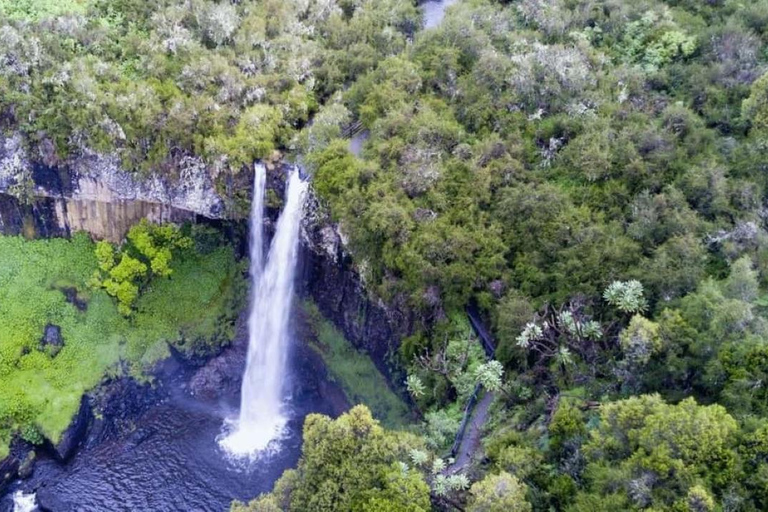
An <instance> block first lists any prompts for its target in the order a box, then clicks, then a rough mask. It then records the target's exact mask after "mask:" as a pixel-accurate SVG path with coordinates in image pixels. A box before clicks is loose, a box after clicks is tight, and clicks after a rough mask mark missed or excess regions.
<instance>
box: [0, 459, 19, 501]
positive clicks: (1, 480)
mask: <svg viewBox="0 0 768 512" xmlns="http://www.w3.org/2000/svg"><path fill="white" fill-rule="evenodd" d="M20 465H21V461H20V460H19V458H18V457H17V456H16V455H14V454H13V453H11V454H10V455H8V456H7V457H6V458H4V459H3V460H0V494H2V492H3V490H4V489H5V488H6V486H7V485H8V484H9V483H11V482H12V481H14V480H16V477H17V476H18V475H19V466H20Z"/></svg>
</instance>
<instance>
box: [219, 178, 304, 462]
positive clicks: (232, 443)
mask: <svg viewBox="0 0 768 512" xmlns="http://www.w3.org/2000/svg"><path fill="white" fill-rule="evenodd" d="M256 174H257V176H256V178H255V180H256V181H255V183H256V185H257V187H256V188H255V189H254V190H255V191H254V194H255V197H254V200H253V212H252V214H251V279H252V283H251V286H252V290H253V292H252V298H251V312H250V316H249V318H248V335H249V340H248V359H247V362H246V368H245V375H244V376H243V385H242V398H241V402H240V417H239V418H238V420H237V423H236V425H235V426H234V429H233V431H232V433H231V434H229V435H228V436H227V437H226V438H225V439H223V440H222V446H223V447H224V448H225V449H226V450H227V451H229V452H230V453H232V454H235V455H241V456H242V455H252V454H255V453H256V452H258V451H260V450H263V449H264V448H266V447H267V445H268V444H269V443H270V441H272V440H273V439H275V438H276V437H277V436H278V435H279V434H280V433H281V432H282V430H283V428H284V426H285V423H286V419H285V417H284V415H283V411H282V402H283V382H284V379H285V373H286V359H287V355H288V347H289V342H290V338H289V333H288V331H289V319H290V313H291V302H292V299H293V281H294V273H295V270H296V261H297V256H298V246H299V226H300V223H301V217H302V210H303V202H304V196H305V192H306V189H307V184H306V183H305V182H303V181H302V180H301V177H300V176H299V171H298V169H294V171H293V172H292V173H291V176H290V178H289V180H288V188H287V191H286V200H285V206H284V208H283V211H282V213H281V214H280V218H279V219H278V221H277V229H276V231H275V236H274V239H273V240H272V244H271V246H270V249H269V254H268V256H267V260H266V263H264V264H263V263H262V260H263V247H262V245H263V241H262V240H263V239H262V234H261V231H262V218H263V210H264V200H263V195H264V190H263V189H264V185H263V182H264V180H265V177H264V176H263V175H264V174H265V171H264V168H263V167H257V172H256Z"/></svg>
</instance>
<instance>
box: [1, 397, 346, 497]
mask: <svg viewBox="0 0 768 512" xmlns="http://www.w3.org/2000/svg"><path fill="white" fill-rule="evenodd" d="M172 386H175V389H171V390H170V393H169V397H168V398H167V399H166V400H164V401H163V402H162V403H159V404H157V405H155V406H153V407H151V408H150V409H149V410H148V411H147V412H145V413H144V414H143V415H141V416H140V417H138V418H137V419H136V425H137V427H136V429H135V430H133V431H132V432H131V433H130V434H128V435H123V436H118V437H117V438H115V439H110V440H107V441H104V442H102V443H99V444H98V445H97V446H95V447H92V448H86V449H84V450H81V452H80V453H79V454H78V455H76V456H75V458H74V459H73V460H72V461H70V462H69V463H68V464H67V465H61V464H59V463H58V462H56V461H55V460H52V459H45V458H44V459H42V460H40V461H39V462H38V464H37V465H36V467H35V473H34V475H33V476H32V478H30V479H29V480H26V481H24V482H19V483H17V484H16V486H14V487H12V488H11V489H9V490H8V492H7V494H6V496H5V497H3V498H2V499H0V510H8V511H10V510H13V503H12V501H13V500H12V494H13V492H14V491H16V490H18V489H21V490H23V491H24V492H25V493H26V492H32V491H35V490H37V491H38V496H40V494H42V493H49V495H50V494H52V495H53V496H54V497H55V500H57V504H56V506H55V507H53V508H54V510H56V512H59V510H72V511H78V512H79V511H83V512H90V511H93V512H96V511H99V512H106V511H153V512H154V511H158V512H163V511H168V512H170V511H216V512H220V511H225V510H228V509H229V505H230V503H231V502H232V500H235V499H239V500H241V501H248V500H250V499H252V498H254V497H255V496H257V495H258V494H260V493H262V492H265V491H269V490H271V488H272V486H273V484H274V482H275V480H277V478H279V476H280V475H281V474H282V472H283V471H284V470H285V469H286V468H289V467H293V466H295V465H296V462H297V461H298V458H299V454H300V449H301V426H302V424H303V418H304V416H306V414H308V413H309V412H322V413H325V414H330V413H331V411H330V406H329V405H328V404H325V403H322V400H318V397H317V395H316V394H306V393H304V394H302V393H301V392H299V393H297V394H296V396H294V398H293V399H289V400H288V402H287V405H288V409H289V410H291V411H292V414H291V417H292V419H291V421H290V422H289V425H288V429H287V434H286V436H285V437H284V438H283V439H282V441H281V442H280V446H279V449H278V450H277V451H276V452H275V453H272V454H271V455H265V456H263V457H262V458H261V459H259V460H256V461H255V462H253V463H250V464H245V463H243V462H242V461H231V460H229V459H228V457H227V455H226V453H224V452H223V451H222V450H221V449H220V448H219V446H218V443H217V442H216V438H217V437H218V436H219V435H220V434H221V433H222V425H223V423H224V418H226V417H230V416H233V415H234V414H235V413H236V410H235V408H234V407H233V406H232V405H231V404H236V403H237V397H235V396H233V397H230V398H228V399H227V400H226V402H225V403H220V404H216V405H210V404H205V403H202V402H199V401H197V400H195V399H193V398H191V397H190V396H189V395H188V394H187V393H186V391H185V389H184V385H183V383H181V382H180V383H174V384H172ZM42 489H45V490H42Z"/></svg>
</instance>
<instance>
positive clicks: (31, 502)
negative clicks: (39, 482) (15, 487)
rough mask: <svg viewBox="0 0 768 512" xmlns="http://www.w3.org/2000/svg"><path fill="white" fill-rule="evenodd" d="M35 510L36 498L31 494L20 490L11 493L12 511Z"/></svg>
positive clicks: (27, 511) (30, 511) (32, 511)
mask: <svg viewBox="0 0 768 512" xmlns="http://www.w3.org/2000/svg"><path fill="white" fill-rule="evenodd" d="M35 510H37V499H36V497H35V495H34V493H33V494H24V493H23V492H21V491H16V492H15V493H13V512H34V511H35Z"/></svg>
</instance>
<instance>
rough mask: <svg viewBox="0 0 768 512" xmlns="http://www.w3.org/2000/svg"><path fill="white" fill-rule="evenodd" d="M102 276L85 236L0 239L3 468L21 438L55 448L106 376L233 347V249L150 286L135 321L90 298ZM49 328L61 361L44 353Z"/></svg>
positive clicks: (194, 261)
mask: <svg viewBox="0 0 768 512" xmlns="http://www.w3.org/2000/svg"><path fill="white" fill-rule="evenodd" d="M96 266H97V263H96V257H95V255H94V243H93V242H92V241H91V240H90V238H89V237H88V236H86V235H83V234H77V235H75V236H73V237H72V239H71V240H66V239H49V240H34V241H28V240H24V239H23V238H21V237H3V236H0V459H2V458H3V457H4V456H5V455H7V452H8V444H9V442H10V439H11V437H12V435H13V434H14V433H15V432H26V433H30V432H38V433H40V434H42V435H44V436H45V437H46V438H48V439H50V440H51V441H53V442H54V443H55V442H57V441H58V440H59V438H60V436H61V434H62V432H63V431H64V430H65V429H66V427H67V426H68V424H69V422H70V421H71V419H72V416H73V415H74V414H75V412H76V411H77V408H78V406H79V403H80V399H81V397H82V395H83V393H85V392H87V391H89V390H90V389H92V388H94V387H95V386H96V385H97V384H98V383H99V382H100V381H101V380H102V378H104V377H105V375H114V374H118V373H119V372H121V371H123V370H124V369H127V370H128V371H129V372H130V373H131V374H133V375H142V374H144V373H145V371H146V370H147V369H149V368H151V366H152V365H153V364H154V363H156V362H157V361H158V360H160V359H162V358H164V357H166V356H167V355H168V353H169V349H168V345H169V344H170V345H173V346H174V347H176V348H178V349H179V350H181V351H183V352H186V353H190V354H192V353H199V352H204V351H206V350H207V349H208V348H209V347H210V345H211V344H214V343H225V342H227V341H228V340H229V339H231V334H232V325H233V319H234V316H235V314H236V303H237V298H238V296H239V294H240V293H242V286H241V285H238V283H239V282H240V281H241V280H239V279H237V277H238V276H239V274H240V272H241V270H242V268H241V266H240V264H238V263H237V262H236V260H235V257H234V254H233V252H232V249H231V248H230V247H228V246H221V247H218V248H216V249H214V250H212V251H210V252H208V253H207V254H199V253H195V252H194V251H192V250H189V251H186V252H185V253H184V254H182V255H180V257H179V258H178V260H177V261H174V264H173V267H174V272H173V275H172V276H171V277H169V278H162V279H161V278H158V279H155V280H153V281H152V282H151V283H150V284H149V286H148V287H147V289H146V290H145V291H144V293H143V294H142V296H141V297H140V298H139V300H138V302H137V312H136V314H135V315H134V316H133V317H131V318H130V319H129V318H125V317H124V316H122V315H121V314H119V313H118V310H117V307H116V305H115V302H114V301H113V300H112V299H111V298H110V297H109V296H107V294H106V293H105V292H104V291H103V290H91V289H88V287H87V284H86V283H87V282H88V280H89V278H90V277H91V275H92V274H93V272H94V270H95V269H96ZM64 284H66V288H75V289H77V291H78V296H79V297H80V298H81V299H82V298H88V302H87V308H85V309H84V310H82V311H81V310H80V309H78V308H77V307H76V306H75V305H73V304H71V303H70V302H68V301H67V299H66V296H65V293H64V286H63V285H64ZM49 323H50V324H55V325H58V326H60V327H61V334H62V337H63V339H64V342H65V345H64V347H63V348H62V349H61V351H60V352H59V353H58V354H57V355H56V356H55V357H51V355H50V354H49V352H47V351H45V350H42V347H41V339H42V335H43V331H44V329H45V326H46V324H49ZM25 437H30V436H25ZM31 437H32V438H39V436H34V435H32V436H31Z"/></svg>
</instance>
